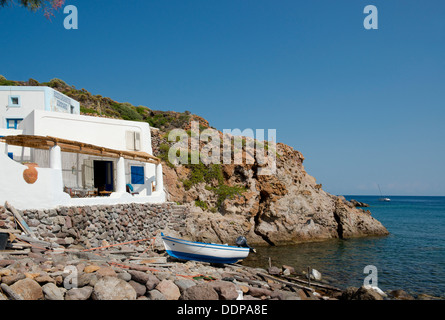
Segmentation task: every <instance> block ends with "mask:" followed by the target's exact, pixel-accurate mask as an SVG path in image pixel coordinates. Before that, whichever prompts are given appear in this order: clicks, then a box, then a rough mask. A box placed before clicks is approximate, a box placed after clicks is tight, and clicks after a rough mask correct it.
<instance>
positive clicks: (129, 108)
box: [111, 102, 144, 121]
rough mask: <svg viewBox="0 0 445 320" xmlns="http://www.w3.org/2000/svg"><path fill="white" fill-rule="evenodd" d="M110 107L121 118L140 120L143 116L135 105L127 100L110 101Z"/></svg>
mask: <svg viewBox="0 0 445 320" xmlns="http://www.w3.org/2000/svg"><path fill="white" fill-rule="evenodd" d="M111 108H113V110H114V111H116V112H118V113H119V114H120V116H121V118H122V119H124V120H130V121H142V120H143V119H144V118H143V117H142V116H141V115H140V114H139V113H138V112H137V111H136V107H134V106H133V105H131V104H130V103H128V102H124V103H118V102H112V103H111Z"/></svg>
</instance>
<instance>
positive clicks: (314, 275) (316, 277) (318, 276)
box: [311, 269, 322, 281]
mask: <svg viewBox="0 0 445 320" xmlns="http://www.w3.org/2000/svg"><path fill="white" fill-rule="evenodd" d="M321 278H322V277H321V273H320V272H319V271H318V270H315V269H311V279H312V280H316V281H320V280H321Z"/></svg>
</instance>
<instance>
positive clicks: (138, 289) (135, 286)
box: [128, 280, 147, 297]
mask: <svg viewBox="0 0 445 320" xmlns="http://www.w3.org/2000/svg"><path fill="white" fill-rule="evenodd" d="M128 284H129V285H131V286H132V287H133V289H134V290H135V291H136V295H137V296H138V297H140V296H143V295H144V294H145V292H147V287H146V286H144V285H143V284H140V283H139V282H136V281H134V280H130V281H129V282H128Z"/></svg>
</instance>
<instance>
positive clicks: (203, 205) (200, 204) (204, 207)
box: [195, 200, 209, 210]
mask: <svg viewBox="0 0 445 320" xmlns="http://www.w3.org/2000/svg"><path fill="white" fill-rule="evenodd" d="M195 206H197V207H200V208H201V209H202V210H208V209H209V206H208V205H207V203H206V202H205V201H201V200H196V201H195Z"/></svg>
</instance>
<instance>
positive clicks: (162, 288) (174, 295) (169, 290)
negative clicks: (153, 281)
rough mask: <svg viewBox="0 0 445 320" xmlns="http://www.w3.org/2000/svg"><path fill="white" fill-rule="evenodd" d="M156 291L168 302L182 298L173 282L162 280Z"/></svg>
mask: <svg viewBox="0 0 445 320" xmlns="http://www.w3.org/2000/svg"><path fill="white" fill-rule="evenodd" d="M156 290H158V291H159V292H160V293H162V294H163V295H164V297H165V298H166V299H167V300H178V299H179V297H180V296H181V292H180V291H179V288H178V286H176V285H175V283H174V282H173V281H172V280H166V279H164V280H162V281H161V282H160V283H159V284H158V285H157V286H156Z"/></svg>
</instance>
